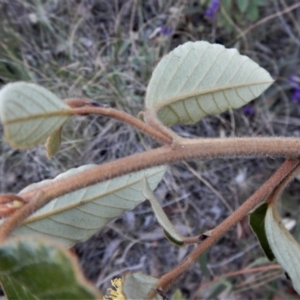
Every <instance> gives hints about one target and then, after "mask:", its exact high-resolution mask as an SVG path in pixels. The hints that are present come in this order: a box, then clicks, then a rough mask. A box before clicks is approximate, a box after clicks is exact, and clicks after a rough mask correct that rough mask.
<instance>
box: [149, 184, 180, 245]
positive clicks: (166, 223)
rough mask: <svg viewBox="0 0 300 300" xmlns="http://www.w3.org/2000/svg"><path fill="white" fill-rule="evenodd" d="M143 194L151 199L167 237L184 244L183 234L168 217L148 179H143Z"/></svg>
mask: <svg viewBox="0 0 300 300" xmlns="http://www.w3.org/2000/svg"><path fill="white" fill-rule="evenodd" d="M143 195H144V197H145V198H146V199H147V200H149V202H150V204H151V207H152V210H153V212H154V214H155V217H156V219H157V221H158V223H159V224H160V225H161V227H162V228H163V229H164V231H165V232H166V234H167V237H170V239H171V241H173V242H174V243H175V244H176V245H179V246H182V245H183V244H184V240H183V239H184V238H183V236H182V235H181V234H179V233H178V232H177V231H176V229H175V228H174V226H173V225H172V223H171V222H170V220H169V219H168V217H167V215H166V214H165V212H164V211H163V209H162V207H161V206H160V204H159V202H158V200H157V199H156V197H155V195H154V194H153V192H152V189H151V188H150V186H149V184H148V182H147V180H146V179H144V180H143Z"/></svg>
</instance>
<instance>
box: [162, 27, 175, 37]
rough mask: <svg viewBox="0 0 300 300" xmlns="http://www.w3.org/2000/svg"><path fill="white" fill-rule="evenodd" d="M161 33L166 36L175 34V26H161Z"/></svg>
mask: <svg viewBox="0 0 300 300" xmlns="http://www.w3.org/2000/svg"><path fill="white" fill-rule="evenodd" d="M160 33H161V34H162V35H165V36H171V35H172V34H173V28H170V27H167V26H161V27H160Z"/></svg>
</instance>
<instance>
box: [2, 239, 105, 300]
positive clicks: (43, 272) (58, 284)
mask: <svg viewBox="0 0 300 300" xmlns="http://www.w3.org/2000/svg"><path fill="white" fill-rule="evenodd" d="M0 281H1V285H2V287H3V289H4V292H5V294H6V296H7V298H8V299H36V300H37V299H41V300H48V299H49V300H50V299H53V300H57V299H78V300H79V299H100V297H101V295H100V294H99V293H98V291H97V290H96V289H95V288H94V287H93V286H92V285H91V284H89V283H88V282H87V281H86V280H84V278H83V276H82V274H81V272H80V270H79V266H78V263H77V261H76V260H75V258H74V257H72V256H71V255H70V253H69V252H68V251H66V250H64V249H62V248H60V247H58V246H56V245H54V244H50V243H49V242H42V241H39V240H36V239H31V238H28V237H27V238H26V239H18V240H10V241H9V242H8V243H7V244H4V245H2V246H1V247H0Z"/></svg>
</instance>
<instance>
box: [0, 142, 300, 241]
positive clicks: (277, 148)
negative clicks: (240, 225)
mask: <svg viewBox="0 0 300 300" xmlns="http://www.w3.org/2000/svg"><path fill="white" fill-rule="evenodd" d="M299 153H300V140H299V139H297V138H227V139H195V140H185V139H180V140H179V141H178V143H177V144H175V145H173V146H163V147H160V148H157V149H154V150H149V151H147V152H143V153H138V154H134V155H131V156H128V157H125V158H121V159H118V160H116V161H113V162H109V163H105V164H103V165H100V166H98V167H95V168H93V169H91V170H86V171H83V172H80V173H78V174H75V175H73V176H70V177H68V178H63V179H61V180H57V181H54V182H52V183H50V184H47V185H45V186H42V187H40V188H36V189H34V190H31V191H28V192H25V193H22V194H21V195H20V196H21V197H22V198H23V199H24V201H26V202H29V203H28V204H25V205H24V206H23V207H21V208H20V209H19V210H18V214H16V213H14V214H13V215H12V216H11V217H10V218H9V219H7V220H6V221H5V222H4V223H3V224H2V226H1V227H0V237H1V238H2V239H3V237H4V236H7V234H9V232H11V231H12V230H13V229H14V227H13V226H12V225H9V224H20V223H21V222H22V221H23V220H24V219H25V218H24V217H22V216H23V215H22V212H23V211H26V214H25V215H26V217H27V216H28V215H27V210H28V211H30V212H31V213H33V212H35V211H36V210H38V209H39V208H41V207H42V206H44V205H46V204H47V203H48V202H50V201H51V200H52V199H54V198H57V197H59V196H62V195H64V194H67V193H70V192H72V191H75V190H78V189H80V188H83V187H86V186H89V185H92V184H95V183H98V182H102V181H104V180H107V179H111V178H114V177H117V176H121V175H125V174H128V173H131V172H134V171H139V170H143V169H146V168H150V167H153V166H158V165H163V164H166V163H174V162H178V161H181V160H186V159H193V158H200V159H203V158H214V157H237V156H240V157H242V156H250V155H252V156H273V157H275V156H283V157H298V155H299ZM37 194H39V195H40V199H39V201H36V200H35V201H33V198H35V196H36V195H37ZM12 218H14V219H16V218H20V219H19V220H18V221H15V223H13V221H12V223H9V222H10V221H9V220H10V219H12ZM14 226H15V225H14ZM7 227H9V228H7ZM5 228H6V229H5ZM4 231H5V233H3V232H4ZM1 238H0V240H1ZM209 240H210V239H209Z"/></svg>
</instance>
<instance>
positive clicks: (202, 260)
mask: <svg viewBox="0 0 300 300" xmlns="http://www.w3.org/2000/svg"><path fill="white" fill-rule="evenodd" d="M207 257H208V253H207V252H204V253H203V254H202V255H201V256H200V257H199V259H198V262H199V265H200V269H201V275H202V276H203V277H205V278H209V277H210V272H209V269H208V267H207V260H208V259H207Z"/></svg>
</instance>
